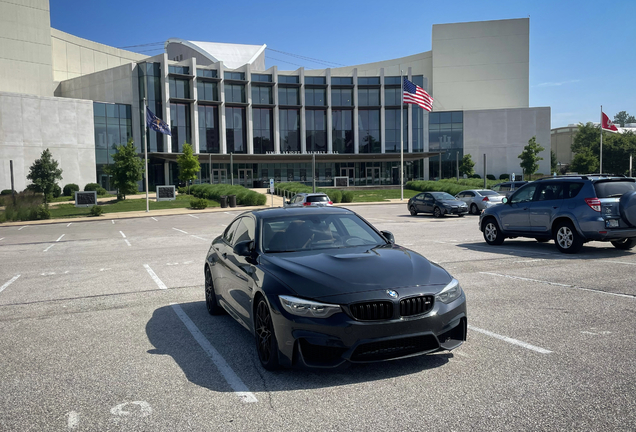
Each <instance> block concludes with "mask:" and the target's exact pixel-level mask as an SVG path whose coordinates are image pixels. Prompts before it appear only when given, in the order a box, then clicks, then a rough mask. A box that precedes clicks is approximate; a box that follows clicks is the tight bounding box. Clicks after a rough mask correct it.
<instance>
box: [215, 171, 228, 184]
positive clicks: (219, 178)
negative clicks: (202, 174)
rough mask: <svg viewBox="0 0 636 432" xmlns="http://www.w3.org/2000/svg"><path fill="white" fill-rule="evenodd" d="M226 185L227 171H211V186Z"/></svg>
mask: <svg viewBox="0 0 636 432" xmlns="http://www.w3.org/2000/svg"><path fill="white" fill-rule="evenodd" d="M222 183H227V170H224V169H213V170H212V184H222Z"/></svg>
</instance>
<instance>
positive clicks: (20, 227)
mask: <svg viewBox="0 0 636 432" xmlns="http://www.w3.org/2000/svg"><path fill="white" fill-rule="evenodd" d="M22 228H26V225H25V226H21V227H20V228H18V231H20V230H21V229H22Z"/></svg>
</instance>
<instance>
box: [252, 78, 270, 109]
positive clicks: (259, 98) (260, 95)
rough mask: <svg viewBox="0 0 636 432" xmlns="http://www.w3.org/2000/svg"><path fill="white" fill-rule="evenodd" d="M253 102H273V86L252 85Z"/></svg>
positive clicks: (268, 103) (265, 103)
mask: <svg viewBox="0 0 636 432" xmlns="http://www.w3.org/2000/svg"><path fill="white" fill-rule="evenodd" d="M252 76H253V75H252ZM252 103H253V104H256V105H271V104H273V103H274V101H273V100H272V88H271V87H269V86H257V85H253V86H252Z"/></svg>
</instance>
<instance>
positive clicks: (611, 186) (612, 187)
mask: <svg viewBox="0 0 636 432" xmlns="http://www.w3.org/2000/svg"><path fill="white" fill-rule="evenodd" d="M594 189H596V196H597V197H598V198H620V197H621V196H622V195H623V194H624V193H626V192H633V191H636V183H635V182H633V181H629V180H623V181H605V182H604V181H600V182H597V183H596V184H594Z"/></svg>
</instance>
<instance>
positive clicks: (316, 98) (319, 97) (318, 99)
mask: <svg viewBox="0 0 636 432" xmlns="http://www.w3.org/2000/svg"><path fill="white" fill-rule="evenodd" d="M326 94H327V89H324V88H306V89H305V105H306V106H325V105H327V97H326Z"/></svg>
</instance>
